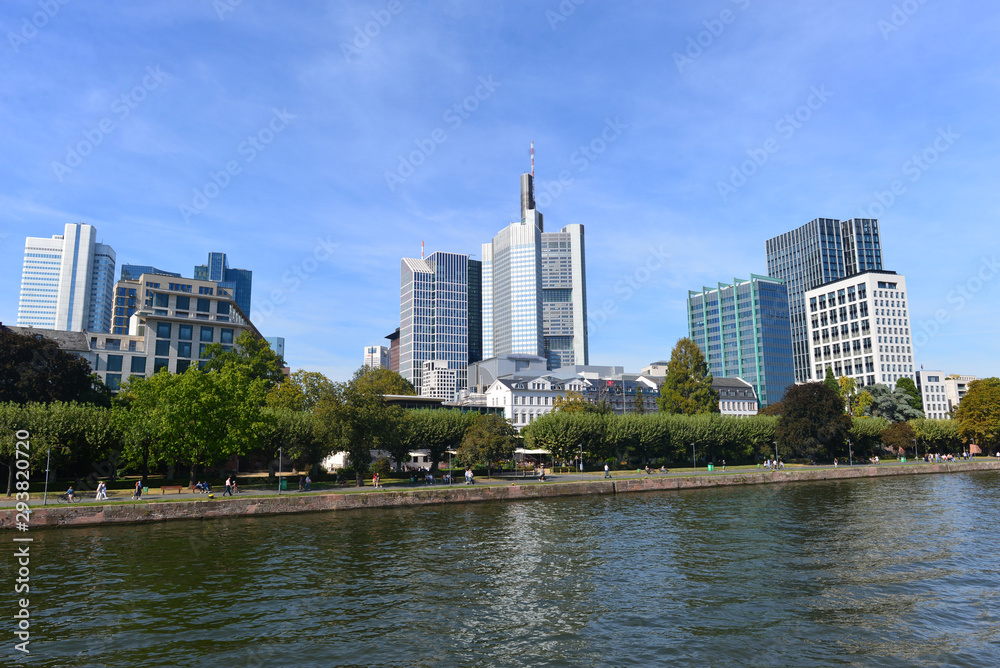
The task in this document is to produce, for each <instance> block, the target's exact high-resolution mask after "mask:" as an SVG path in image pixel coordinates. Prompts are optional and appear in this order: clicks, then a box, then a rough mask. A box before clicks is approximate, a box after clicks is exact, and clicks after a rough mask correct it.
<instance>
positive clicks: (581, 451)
mask: <svg viewBox="0 0 1000 668" xmlns="http://www.w3.org/2000/svg"><path fill="white" fill-rule="evenodd" d="M580 473H583V443H580Z"/></svg>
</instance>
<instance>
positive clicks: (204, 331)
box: [199, 327, 215, 343]
mask: <svg viewBox="0 0 1000 668" xmlns="http://www.w3.org/2000/svg"><path fill="white" fill-rule="evenodd" d="M214 331H215V330H214V329H213V328H212V327H202V328H201V338H200V339H199V341H201V342H202V343H211V342H212V341H213V340H214V338H213V337H214V334H213V332H214Z"/></svg>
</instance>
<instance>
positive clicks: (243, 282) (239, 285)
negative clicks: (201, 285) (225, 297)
mask: <svg viewBox="0 0 1000 668" xmlns="http://www.w3.org/2000/svg"><path fill="white" fill-rule="evenodd" d="M194 277H195V280H199V281H215V282H216V283H218V284H219V287H220V288H225V289H227V290H229V292H230V294H231V295H233V301H235V302H236V305H237V306H239V307H240V310H241V311H243V313H244V314H245V315H246V316H247V317H248V318H249V317H250V297H251V294H252V292H253V272H252V271H250V270H249V269H230V267H229V261H228V260H227V258H226V254H225V253H209V254H208V263H207V264H199V265H195V268H194Z"/></svg>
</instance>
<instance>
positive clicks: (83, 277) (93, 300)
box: [17, 223, 116, 332]
mask: <svg viewBox="0 0 1000 668" xmlns="http://www.w3.org/2000/svg"><path fill="white" fill-rule="evenodd" d="M115 259H116V257H115V251H114V250H113V249H112V248H111V246H107V245H105V244H101V243H97V229H96V228H95V227H94V226H93V225H84V224H82V223H69V224H67V225H66V227H65V228H64V231H63V234H57V235H53V237H52V238H51V239H44V238H40V237H28V238H27V239H25V242H24V264H23V267H22V270H21V295H20V299H19V301H18V308H17V324H18V326H20V327H42V328H46V329H58V330H63V331H69V332H80V331H83V330H87V331H91V332H107V331H108V330H109V328H110V326H111V313H112V308H113V301H112V295H113V289H114V283H115Z"/></svg>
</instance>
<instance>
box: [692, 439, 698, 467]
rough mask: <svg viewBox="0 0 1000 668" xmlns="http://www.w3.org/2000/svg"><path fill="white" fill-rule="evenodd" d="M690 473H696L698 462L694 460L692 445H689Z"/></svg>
mask: <svg viewBox="0 0 1000 668" xmlns="http://www.w3.org/2000/svg"><path fill="white" fill-rule="evenodd" d="M691 471H692V472H693V473H697V472H698V462H697V461H696V460H695V458H694V443H692V444H691Z"/></svg>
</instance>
